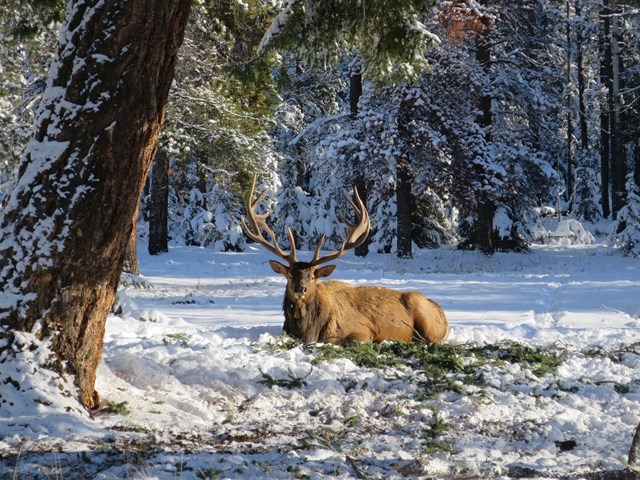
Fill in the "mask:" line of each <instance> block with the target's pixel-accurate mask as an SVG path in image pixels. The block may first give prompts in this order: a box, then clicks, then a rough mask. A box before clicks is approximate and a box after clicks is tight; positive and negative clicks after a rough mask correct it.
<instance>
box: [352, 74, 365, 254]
mask: <svg viewBox="0 0 640 480" xmlns="http://www.w3.org/2000/svg"><path fill="white" fill-rule="evenodd" d="M352 69H353V70H352V72H351V75H350V77H349V78H350V79H349V108H350V113H351V120H355V119H356V118H357V117H358V102H359V101H360V97H361V96H362V68H361V66H360V64H359V63H357V64H356V65H354V66H352ZM358 163H361V162H360V161H359V160H358ZM354 171H355V172H356V178H355V185H356V188H357V189H358V193H359V194H360V198H361V199H362V201H363V202H364V205H365V207H366V205H367V196H368V195H367V182H366V181H365V175H364V166H363V165H360V164H358V165H355V168H354ZM369 243H370V240H369V237H367V239H366V240H365V241H364V243H362V244H361V245H358V246H357V247H356V248H355V250H354V253H355V255H356V257H366V256H367V255H368V254H369Z"/></svg>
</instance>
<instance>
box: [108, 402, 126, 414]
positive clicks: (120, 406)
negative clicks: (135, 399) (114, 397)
mask: <svg viewBox="0 0 640 480" xmlns="http://www.w3.org/2000/svg"><path fill="white" fill-rule="evenodd" d="M103 411H104V412H106V413H112V414H114V415H129V414H130V413H131V409H130V408H129V405H128V403H127V402H109V403H108V404H107V407H106V408H105V409H104V410H103Z"/></svg>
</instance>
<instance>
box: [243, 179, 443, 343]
mask: <svg viewBox="0 0 640 480" xmlns="http://www.w3.org/2000/svg"><path fill="white" fill-rule="evenodd" d="M254 189H255V179H254V182H253V186H252V188H251V192H250V194H249V197H248V199H247V217H248V219H247V220H246V221H245V219H243V220H242V227H243V229H244V231H245V233H246V234H247V236H248V237H249V238H251V239H252V240H254V241H255V242H257V243H259V244H260V245H262V246H263V247H265V248H266V249H267V250H268V251H270V252H271V253H273V254H275V255H277V256H278V257H280V258H281V259H283V260H285V261H286V264H283V263H280V262H277V261H275V260H270V261H269V264H270V265H271V268H272V269H273V271H274V272H276V273H279V274H281V275H284V276H285V277H286V278H287V287H286V291H285V296H284V302H283V306H282V308H283V311H284V317H285V321H284V331H285V333H286V334H288V335H290V336H292V337H295V338H297V339H299V340H302V341H303V342H304V343H307V344H308V343H315V342H324V343H334V344H340V343H342V342H343V341H344V340H349V339H352V340H359V341H370V340H373V341H376V342H382V341H384V340H400V341H405V342H410V341H413V340H427V341H430V342H434V343H439V342H441V341H442V340H443V339H444V338H445V337H446V335H447V333H448V330H449V327H448V322H447V319H446V317H445V314H444V311H443V310H442V308H440V306H439V305H438V304H437V303H435V302H433V301H431V300H429V299H428V298H426V297H425V296H424V295H422V294H421V293H420V292H416V291H408V292H403V291H398V290H392V289H389V288H382V287H370V286H358V287H356V286H353V285H350V284H348V283H345V282H340V281H337V280H327V281H323V282H319V281H318V280H319V279H321V278H324V277H327V276H329V275H331V273H333V271H334V270H335V268H336V266H335V265H324V266H321V265H323V264H325V263H327V262H330V261H332V260H335V259H337V258H338V257H340V256H341V255H343V254H344V253H345V252H346V251H348V250H351V249H353V248H356V247H357V246H358V245H360V244H361V243H363V242H364V241H365V239H366V238H367V235H369V230H370V222H369V214H368V213H367V210H366V208H365V206H364V203H363V202H362V200H361V199H360V196H359V195H358V191H357V189H356V190H355V203H354V202H351V201H350V203H351V206H352V207H353V208H354V210H355V212H356V216H357V220H356V222H355V223H354V224H350V223H349V222H347V221H346V220H345V219H344V217H342V221H343V222H345V223H346V224H347V227H348V232H347V235H346V239H345V241H344V242H343V243H342V246H341V247H340V248H339V249H338V250H335V251H333V252H331V253H328V254H326V255H323V256H320V249H321V248H322V244H323V243H324V238H325V237H324V235H323V236H322V237H321V238H320V241H319V242H318V246H317V247H316V250H315V252H314V254H313V259H312V260H311V262H299V261H298V260H297V258H296V246H295V241H294V237H293V233H292V232H291V229H289V243H290V245H291V252H289V253H287V252H284V251H283V250H282V249H281V248H280V246H279V245H278V242H277V240H276V236H275V234H274V233H273V231H272V230H271V228H270V227H269V226H268V225H267V223H266V219H267V217H268V216H269V213H270V212H267V213H265V214H257V213H256V207H257V206H258V204H259V203H260V202H261V201H262V199H263V198H264V196H265V195H266V193H267V190H265V191H263V192H262V193H261V194H260V195H258V197H257V199H256V200H255V201H252V199H253V194H254ZM262 231H264V232H266V233H267V235H268V236H269V240H267V239H266V238H265V237H264V235H263V233H262Z"/></svg>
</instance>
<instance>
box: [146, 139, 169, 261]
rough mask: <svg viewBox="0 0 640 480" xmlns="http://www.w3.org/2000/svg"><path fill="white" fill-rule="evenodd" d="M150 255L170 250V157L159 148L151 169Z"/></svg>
mask: <svg viewBox="0 0 640 480" xmlns="http://www.w3.org/2000/svg"><path fill="white" fill-rule="evenodd" d="M150 197H151V198H150V200H149V255H158V254H160V253H167V252H168V251H169V159H168V158H167V156H166V155H165V153H164V152H163V151H162V150H160V149H158V151H157V153H156V158H155V160H154V162H153V168H152V169H151V195H150Z"/></svg>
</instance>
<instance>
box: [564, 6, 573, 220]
mask: <svg viewBox="0 0 640 480" xmlns="http://www.w3.org/2000/svg"><path fill="white" fill-rule="evenodd" d="M566 9H567V10H566V12H567V30H566V33H567V179H566V184H567V192H566V195H565V199H566V200H567V201H569V202H571V200H572V199H573V115H572V113H573V112H572V110H573V98H572V96H571V83H572V80H573V79H572V78H571V50H572V42H571V24H570V23H569V19H570V15H571V4H570V3H569V2H568V1H567V2H566ZM569 208H571V207H569Z"/></svg>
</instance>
